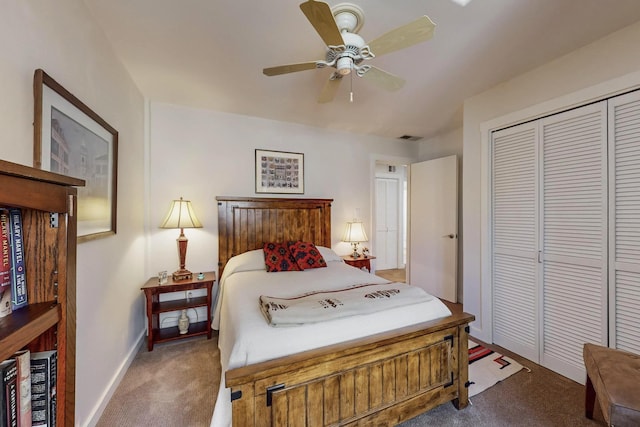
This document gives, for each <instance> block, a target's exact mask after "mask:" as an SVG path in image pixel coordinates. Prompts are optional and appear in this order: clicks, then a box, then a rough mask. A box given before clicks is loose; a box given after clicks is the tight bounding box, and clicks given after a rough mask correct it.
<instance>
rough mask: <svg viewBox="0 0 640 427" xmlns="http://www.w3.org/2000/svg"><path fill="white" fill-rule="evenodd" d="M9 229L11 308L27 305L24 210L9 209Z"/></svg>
mask: <svg viewBox="0 0 640 427" xmlns="http://www.w3.org/2000/svg"><path fill="white" fill-rule="evenodd" d="M9 230H10V233H11V267H12V268H11V271H12V275H11V277H12V282H11V309H12V310H16V309H18V308H20V307H23V306H25V305H27V279H26V273H25V269H24V248H23V246H22V243H23V242H22V211H20V209H9Z"/></svg>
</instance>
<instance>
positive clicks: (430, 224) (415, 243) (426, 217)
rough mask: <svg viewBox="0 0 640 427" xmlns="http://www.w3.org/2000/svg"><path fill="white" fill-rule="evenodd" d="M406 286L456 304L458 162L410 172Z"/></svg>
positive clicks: (420, 165) (436, 163) (439, 162)
mask: <svg viewBox="0 0 640 427" xmlns="http://www.w3.org/2000/svg"><path fill="white" fill-rule="evenodd" d="M410 173H411V175H410V176H411V178H410V181H409V185H410V187H409V191H410V196H409V200H410V215H409V236H410V239H409V240H410V243H409V248H410V249H409V283H410V284H412V285H417V286H420V287H421V288H423V289H425V290H426V291H427V292H429V293H430V294H431V295H434V296H436V297H438V298H442V299H445V300H447V301H451V302H457V286H456V270H457V254H458V158H457V156H455V155H454V156H448V157H442V158H440V159H434V160H428V161H426V162H420V163H414V164H412V165H411V168H410Z"/></svg>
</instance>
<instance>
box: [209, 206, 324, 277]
mask: <svg viewBox="0 0 640 427" xmlns="http://www.w3.org/2000/svg"><path fill="white" fill-rule="evenodd" d="M216 200H217V201H218V239H219V244H218V246H219V248H218V257H219V260H218V277H222V271H223V270H224V266H225V265H226V264H227V261H229V259H230V258H231V257H232V256H234V255H238V254H241V253H243V252H247V251H251V250H253V249H262V247H263V245H264V244H265V243H267V242H285V241H290V240H293V241H295V240H302V241H305V242H314V243H315V244H317V245H321V246H326V247H328V248H330V247H331V202H333V199H278V198H255V197H254V198H251V197H249V198H246V197H245V198H242V197H216Z"/></svg>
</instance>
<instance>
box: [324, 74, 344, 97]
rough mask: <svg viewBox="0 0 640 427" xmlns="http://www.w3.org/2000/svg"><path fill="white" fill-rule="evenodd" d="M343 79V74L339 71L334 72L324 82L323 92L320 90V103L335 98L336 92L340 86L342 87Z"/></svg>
mask: <svg viewBox="0 0 640 427" xmlns="http://www.w3.org/2000/svg"><path fill="white" fill-rule="evenodd" d="M341 81H342V76H340V75H339V74H337V73H333V75H332V76H331V78H330V79H329V80H327V82H326V83H325V84H324V87H323V88H322V92H320V96H318V102H319V103H320V104H324V103H327V102H331V101H333V98H335V96H336V92H337V91H338V87H340V82H341Z"/></svg>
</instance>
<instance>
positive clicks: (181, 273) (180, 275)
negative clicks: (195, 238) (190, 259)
mask: <svg viewBox="0 0 640 427" xmlns="http://www.w3.org/2000/svg"><path fill="white" fill-rule="evenodd" d="M160 228H179V229H180V236H179V237H178V239H177V240H176V241H177V242H178V256H179V257H180V269H178V270H176V271H174V272H173V280H186V279H191V278H192V277H193V274H192V273H191V272H190V271H189V270H187V269H186V268H185V259H186V258H187V242H188V240H187V238H186V237H185V235H184V229H185V228H202V224H201V223H200V221H198V218H196V214H195V212H194V211H193V206H191V201H190V200H184V199H183V198H182V197H180V200H173V201H172V202H171V206H170V207H169V213H168V214H167V216H166V217H165V219H164V221H162V224H161V225H160Z"/></svg>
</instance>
